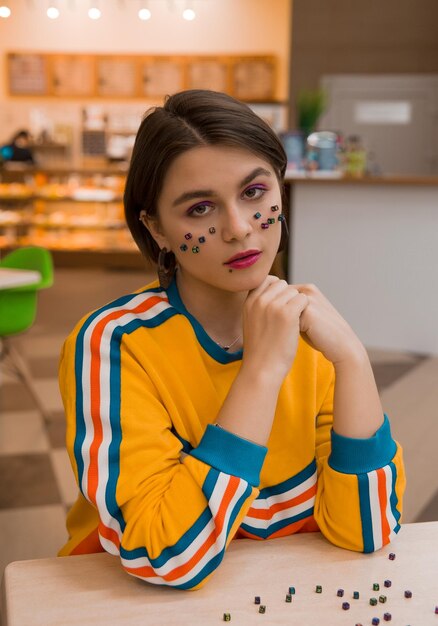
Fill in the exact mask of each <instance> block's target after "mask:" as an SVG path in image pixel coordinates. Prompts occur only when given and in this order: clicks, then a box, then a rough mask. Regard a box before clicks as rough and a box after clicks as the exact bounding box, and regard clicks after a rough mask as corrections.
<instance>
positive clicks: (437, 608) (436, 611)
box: [435, 606, 438, 615]
mask: <svg viewBox="0 0 438 626" xmlns="http://www.w3.org/2000/svg"><path fill="white" fill-rule="evenodd" d="M435 615H438V606H436V607H435Z"/></svg>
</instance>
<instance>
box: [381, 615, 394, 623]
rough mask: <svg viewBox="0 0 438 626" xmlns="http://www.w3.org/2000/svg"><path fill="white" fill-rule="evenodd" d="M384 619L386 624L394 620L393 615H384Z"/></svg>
mask: <svg viewBox="0 0 438 626" xmlns="http://www.w3.org/2000/svg"><path fill="white" fill-rule="evenodd" d="M383 619H384V621H385V622H390V621H391V620H392V615H391V613H384V614H383Z"/></svg>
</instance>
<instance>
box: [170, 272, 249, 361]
mask: <svg viewBox="0 0 438 626" xmlns="http://www.w3.org/2000/svg"><path fill="white" fill-rule="evenodd" d="M166 291H167V295H168V298H169V302H170V304H171V305H172V306H173V308H174V309H176V310H177V311H178V313H180V314H181V315H184V317H186V318H187V319H188V321H189V322H190V324H191V325H192V328H193V330H194V332H195V335H196V338H197V339H198V341H199V343H200V344H201V346H202V347H203V348H204V350H205V351H206V352H207V353H208V354H209V355H210V356H211V357H212V358H213V359H215V360H216V361H218V362H219V363H224V364H225V363H232V362H233V361H239V360H241V359H242V354H243V350H237V351H236V352H227V350H224V349H223V348H221V346H220V345H219V344H217V343H216V342H215V341H213V339H212V338H211V337H210V336H209V335H207V333H206V332H205V330H204V328H203V327H202V326H201V324H200V323H199V322H198V320H197V319H196V318H194V317H193V315H191V314H190V313H189V312H188V311H187V309H186V307H185V306H184V303H183V301H182V300H181V296H180V295H179V291H178V287H177V286H176V279H175V277H174V278H173V280H172V282H171V283H170V286H169V287H168V288H167V290H166Z"/></svg>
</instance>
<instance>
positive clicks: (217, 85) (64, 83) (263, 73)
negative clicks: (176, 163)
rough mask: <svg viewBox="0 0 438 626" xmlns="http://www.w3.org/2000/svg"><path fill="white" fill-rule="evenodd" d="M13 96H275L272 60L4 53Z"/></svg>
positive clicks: (261, 98)
mask: <svg viewBox="0 0 438 626" xmlns="http://www.w3.org/2000/svg"><path fill="white" fill-rule="evenodd" d="M7 61H8V77H9V93H10V94H11V95H13V96H20V95H21V96H29V95H33V96H45V97H55V98H57V97H58V98H59V97H77V96H81V97H98V98H149V99H151V100H152V99H153V100H154V101H156V100H157V98H160V99H161V98H162V97H164V96H166V95H168V94H172V93H175V92H177V91H181V90H183V89H212V90H215V91H224V92H226V93H229V94H230V95H232V96H235V97H236V98H239V99H240V100H243V101H246V102H272V101H274V100H275V97H276V78H277V77H276V58H275V57H273V56H269V55H251V56H249V55H236V56H233V55H202V56H201V55H199V56H198V55H191V56H189V55H172V56H170V55H150V56H149V55H110V54H70V53H65V54H64V53H60V54H58V53H48V54H44V53H16V52H11V53H9V54H8V55H7Z"/></svg>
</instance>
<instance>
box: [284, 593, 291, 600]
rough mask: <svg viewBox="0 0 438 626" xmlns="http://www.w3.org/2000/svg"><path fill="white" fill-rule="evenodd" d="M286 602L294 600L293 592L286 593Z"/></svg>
mask: <svg viewBox="0 0 438 626" xmlns="http://www.w3.org/2000/svg"><path fill="white" fill-rule="evenodd" d="M285 601H286V602H292V594H291V593H287V594H286V600H285Z"/></svg>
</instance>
